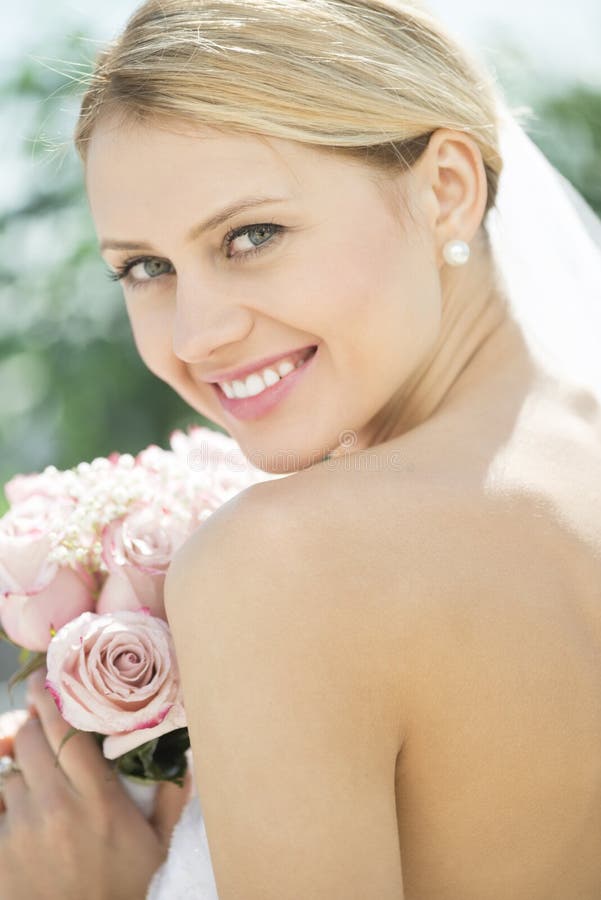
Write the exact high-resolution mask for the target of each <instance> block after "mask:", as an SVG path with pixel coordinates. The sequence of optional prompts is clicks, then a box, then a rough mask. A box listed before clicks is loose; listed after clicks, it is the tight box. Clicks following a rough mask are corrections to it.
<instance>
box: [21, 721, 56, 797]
mask: <svg viewBox="0 0 601 900" xmlns="http://www.w3.org/2000/svg"><path fill="white" fill-rule="evenodd" d="M14 752H15V759H16V760H17V762H18V765H19V767H20V769H21V771H22V772H23V777H24V779H25V782H26V783H27V787H28V788H29V790H30V791H31V793H32V794H33V795H34V797H35V798H37V799H39V800H40V802H41V803H43V804H47V805H51V804H53V803H56V802H58V801H59V800H60V799H61V796H64V793H65V790H68V789H69V782H68V780H67V777H66V775H65V772H64V771H63V769H62V767H61V766H60V765H57V764H56V758H55V755H54V753H53V752H52V748H51V747H50V744H49V743H48V741H47V740H46V735H45V734H44V729H43V727H42V723H41V721H40V719H39V718H38V717H37V716H34V717H31V718H29V719H28V720H27V721H26V722H25V723H24V724H23V725H22V726H21V728H20V729H19V731H18V732H17V733H16V735H15V738H14Z"/></svg>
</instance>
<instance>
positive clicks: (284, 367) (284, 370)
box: [278, 360, 294, 378]
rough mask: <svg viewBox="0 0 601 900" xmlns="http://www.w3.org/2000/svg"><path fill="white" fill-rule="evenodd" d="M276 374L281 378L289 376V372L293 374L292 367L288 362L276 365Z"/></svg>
mask: <svg viewBox="0 0 601 900" xmlns="http://www.w3.org/2000/svg"><path fill="white" fill-rule="evenodd" d="M278 372H279V373H280V375H281V376H282V378H283V377H284V376H285V375H289V374H290V372H294V366H293V364H292V363H291V362H288V360H286V361H285V362H281V363H280V364H279V365H278Z"/></svg>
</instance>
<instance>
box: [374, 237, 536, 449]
mask: <svg viewBox="0 0 601 900" xmlns="http://www.w3.org/2000/svg"><path fill="white" fill-rule="evenodd" d="M472 253H473V256H472V261H471V262H470V263H469V264H468V267H467V268H466V269H449V268H445V269H444V270H443V271H442V272H441V281H442V285H441V286H442V296H443V298H444V299H443V309H442V316H441V327H440V332H439V335H438V338H437V340H436V342H435V345H434V346H433V348H432V349H431V351H430V352H429V353H428V355H427V357H426V358H425V359H424V360H423V362H422V364H421V365H420V367H419V368H418V369H417V370H416V371H415V372H414V373H413V374H412V376H411V378H410V379H409V380H408V381H407V382H406V383H405V384H404V385H403V386H402V388H401V389H400V390H399V391H398V392H397V393H396V394H395V395H394V397H393V398H392V399H391V400H390V401H389V403H388V404H387V405H386V407H384V409H382V410H380V412H379V413H378V415H377V416H375V417H374V419H373V420H372V421H371V422H370V423H369V424H368V425H367V426H366V428H365V430H364V432H363V434H362V435H361V439H360V446H363V447H371V446H374V445H376V444H380V443H383V442H385V441H388V440H391V439H393V438H395V437H398V436H400V435H402V434H405V433H406V432H407V431H410V430H411V429H412V428H415V427H416V426H418V425H420V424H421V423H422V422H424V421H425V420H426V419H429V418H430V417H431V416H432V415H433V414H434V413H435V412H439V411H440V410H441V409H443V408H445V409H446V408H447V407H450V406H451V405H454V406H457V405H459V404H460V403H461V402H463V401H465V400H466V398H467V395H468V394H472V392H473V390H474V389H478V390H486V389H487V387H490V386H491V385H492V382H493V379H497V378H498V376H499V373H500V372H504V371H505V369H506V368H507V366H510V365H511V366H515V365H516V363H517V362H518V361H519V362H520V363H524V364H526V365H527V366H528V365H529V362H530V357H529V354H528V349H527V345H526V342H525V340H524V338H523V335H522V333H521V330H520V329H519V327H518V326H517V324H516V322H515V320H514V319H513V318H512V316H511V314H510V311H509V306H508V301H507V297H506V295H505V293H504V291H503V289H502V286H501V285H500V284H499V280H498V276H497V273H496V269H495V267H494V265H493V261H492V257H491V254H490V249H489V247H488V244H487V243H486V240H485V237H484V235H482V236H481V237H479V238H478V239H476V240H475V241H474V242H473V243H472Z"/></svg>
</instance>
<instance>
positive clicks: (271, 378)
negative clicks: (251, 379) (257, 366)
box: [263, 369, 280, 387]
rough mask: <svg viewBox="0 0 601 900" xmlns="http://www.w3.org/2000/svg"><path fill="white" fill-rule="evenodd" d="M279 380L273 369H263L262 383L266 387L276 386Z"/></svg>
mask: <svg viewBox="0 0 601 900" xmlns="http://www.w3.org/2000/svg"><path fill="white" fill-rule="evenodd" d="M279 380H280V376H279V375H278V373H277V372H274V371H273V369H265V371H264V372H263V381H264V382H265V384H266V385H267V387H271V386H272V384H277V383H278V381H279Z"/></svg>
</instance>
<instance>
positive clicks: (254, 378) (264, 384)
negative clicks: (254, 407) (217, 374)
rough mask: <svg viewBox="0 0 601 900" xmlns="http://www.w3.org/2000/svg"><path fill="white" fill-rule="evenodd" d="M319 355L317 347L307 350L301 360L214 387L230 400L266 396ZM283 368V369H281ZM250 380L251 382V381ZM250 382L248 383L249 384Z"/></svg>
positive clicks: (282, 361)
mask: <svg viewBox="0 0 601 900" xmlns="http://www.w3.org/2000/svg"><path fill="white" fill-rule="evenodd" d="M316 353H317V346H314V347H310V348H309V349H308V350H306V351H305V352H304V353H303V355H302V356H301V357H300V359H298V360H296V362H294V363H293V362H291V361H289V360H286V359H282V360H279V361H278V362H277V363H272V364H271V365H270V366H265V368H264V369H262V370H258V371H257V372H253V373H252V374H251V375H247V376H246V377H245V378H239V379H236V378H235V379H233V381H231V382H225V383H224V382H221V383H218V382H215V383H214V387H215V388H216V389H217V390H219V391H220V393H221V394H223V395H224V396H225V397H227V398H228V399H229V400H245V399H252V397H256V396H259V395H260V394H264V393H266V392H267V391H270V390H271V388H273V387H276V386H277V385H278V384H279V383H280V381H285V380H286V379H287V378H288V376H289V375H291V374H292V373H293V372H295V371H296V370H297V369H300V368H302V367H303V366H304V365H305V364H306V363H307V362H308V361H309V360H310V359H312V358H313V356H315V354H316ZM280 367H281V368H280ZM249 379H250V381H249ZM247 382H248V383H247Z"/></svg>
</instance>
